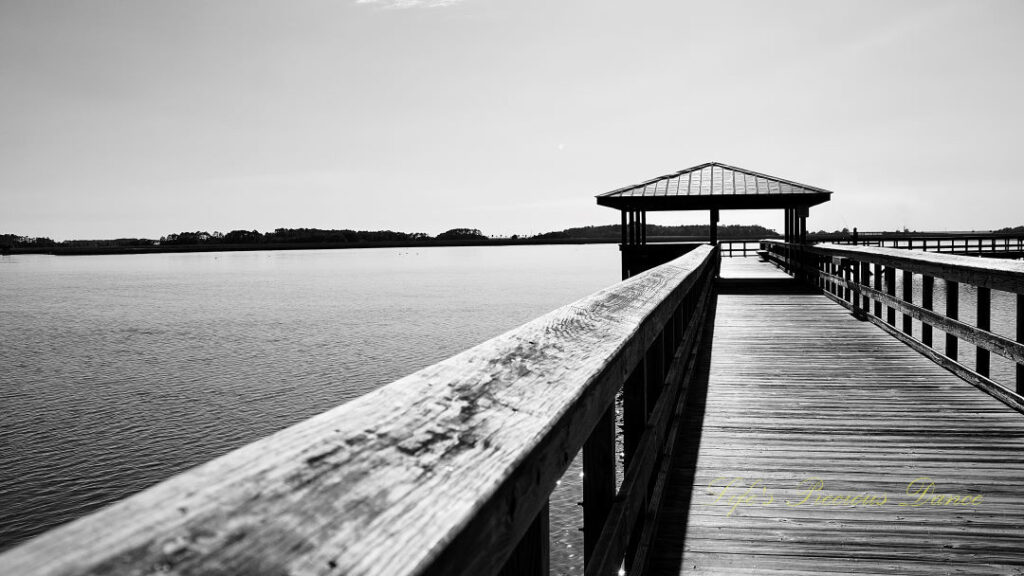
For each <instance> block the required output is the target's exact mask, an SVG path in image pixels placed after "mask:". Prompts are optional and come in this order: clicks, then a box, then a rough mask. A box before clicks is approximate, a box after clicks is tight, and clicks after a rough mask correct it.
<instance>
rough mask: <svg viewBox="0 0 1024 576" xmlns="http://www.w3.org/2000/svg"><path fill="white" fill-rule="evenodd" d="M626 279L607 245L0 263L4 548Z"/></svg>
mask: <svg viewBox="0 0 1024 576" xmlns="http://www.w3.org/2000/svg"><path fill="white" fill-rule="evenodd" d="M618 279H619V254H618V250H617V247H616V246H614V245H607V244H606V245H590V246H510V247H458V248H420V249H410V248H396V249H390V248H389V249H384V248H381V249H360V250H315V251H304V250H297V251H277V252H273V251H266V252H224V253H203V254H150V255H131V256H127V255H119V256H77V257H54V256H4V257H0V303H2V307H3V322H0V342H2V343H3V345H2V346H0V366H2V367H3V370H2V378H0V398H2V399H0V431H2V433H0V549H2V548H6V547H8V546H10V545H12V544H14V543H16V542H19V541H22V540H24V539H26V538H28V537H31V536H32V535H34V534H38V533H40V532H42V531H44V530H46V529H48V528H51V527H53V526H56V525H58V524H61V523H63V522H66V521H68V520H71V519H74V518H77V517H79V516H82V515H84V514H86V513H87V512H89V511H92V510H95V509H97V508H99V507H101V506H103V505H105V504H108V503H110V502H113V501H116V500H118V499H121V498H123V497H125V496H127V495H129V494H132V493H134V492H138V491H139V490H142V489H143V488H146V487H147V486H150V485H152V484H154V483H156V482H159V481H161V480H163V479H165V478H167V477H169V476H171V475H172V474H175V473H177V472H180V471H182V470H185V469H187V468H189V467H192V466H194V465H197V464H200V463H202V462H205V461H207V460H210V459H211V458H213V457H215V456H218V455H220V454H224V453H225V452H228V451H230V450H231V449H233V448H237V447H239V446H242V445H244V444H246V443H249V442H252V441H253V440H256V439H258V438H261V437H263V436H266V435H268V434H270V433H272V432H275V431H277V430H280V429H282V428H285V427H287V426H288V425H290V424H294V423H296V422H299V421H301V420H303V419H305V418H308V417H310V416H312V415H314V414H318V413H320V412H323V411H325V410H327V409H329V408H331V407H334V406H336V405H338V404H341V403H343V402H345V401H347V400H350V399H352V398H355V397H356V396H359V395H361V394H364V393H366V392H367V391H370V390H373V389H374V388H377V387H379V386H382V385H384V384H387V383H389V382H392V381H394V380H396V379H398V378H400V377H402V376H404V375H406V374H409V373H411V372H414V371H416V370H418V369H420V368H423V367H425V366H428V365H430V364H433V363H435V362H437V361H439V360H443V359H444V358H447V357H449V356H451V355H453V354H455V353H457V352H460V351H462V350H464V349H466V348H469V347H471V346H473V345H475V344H478V343H480V342H482V341H484V340H486V339H488V338H490V337H492V336H495V335H497V334H500V333H502V332H504V331H506V330H508V329H510V328H514V327H516V326H518V325H520V324H522V323H524V322H526V321H528V320H531V319H533V318H535V317H537V316H539V315H541V314H543V313H545V312H548V311H550V310H552V309H554V308H557V307H559V306H561V305H563V304H567V303H569V302H572V301H573V300H576V299H578V298H580V297H583V296H585V295H587V294H590V293H591V292H594V291H596V290H598V289H600V288H603V287H605V286H608V285H610V284H613V283H615V282H617V281H618ZM572 478H575V480H570V479H572ZM567 480H568V481H566V482H562V483H561V484H562V485H561V486H560V488H559V492H558V494H556V498H555V500H556V501H555V502H553V518H552V530H553V532H554V534H553V537H554V539H555V541H554V542H553V546H552V556H553V557H552V564H553V567H554V568H556V569H557V571H559V572H561V573H578V572H579V565H581V564H582V563H581V562H580V560H579V556H580V554H581V553H582V548H581V546H582V541H581V538H580V535H579V532H578V531H577V529H576V528H577V527H578V526H580V525H581V524H582V520H581V518H580V516H581V515H580V514H579V509H578V507H577V506H576V505H575V503H576V502H577V501H579V500H582V496H581V495H580V494H579V493H578V492H580V489H579V468H578V463H577V466H574V468H573V469H572V470H571V471H570V472H569V473H568V474H567Z"/></svg>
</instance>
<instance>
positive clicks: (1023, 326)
mask: <svg viewBox="0 0 1024 576" xmlns="http://www.w3.org/2000/svg"><path fill="white" fill-rule="evenodd" d="M1017 342H1020V343H1021V344H1024V294H1017ZM1017 394H1024V364H1017Z"/></svg>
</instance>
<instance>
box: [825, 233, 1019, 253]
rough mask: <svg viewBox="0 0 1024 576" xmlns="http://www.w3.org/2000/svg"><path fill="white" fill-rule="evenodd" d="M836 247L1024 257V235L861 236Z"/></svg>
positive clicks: (845, 239) (834, 242)
mask: <svg viewBox="0 0 1024 576" xmlns="http://www.w3.org/2000/svg"><path fill="white" fill-rule="evenodd" d="M829 242H831V243H833V244H854V245H858V246H877V247H879V248H902V249H907V250H924V251H926V252H939V253H946V254H976V255H977V254H994V255H999V254H1008V255H1014V256H1017V255H1020V254H1024V236H1021V235H1019V234H995V233H993V234H962V233H961V234H953V233H950V234H936V235H929V236H921V235H912V234H878V233H860V234H858V237H857V239H856V240H854V239H853V238H836V239H832V240H829Z"/></svg>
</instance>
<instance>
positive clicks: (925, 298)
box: [921, 274, 935, 347]
mask: <svg viewBox="0 0 1024 576" xmlns="http://www.w3.org/2000/svg"><path fill="white" fill-rule="evenodd" d="M934 292H935V278H934V277H932V276H928V275H927V274H926V275H924V276H922V277H921V307H922V308H924V309H925V310H931V309H932V294H933V293H934ZM921 342H924V345H925V346H928V347H931V345H932V325H931V324H929V323H928V322H926V321H922V322H921Z"/></svg>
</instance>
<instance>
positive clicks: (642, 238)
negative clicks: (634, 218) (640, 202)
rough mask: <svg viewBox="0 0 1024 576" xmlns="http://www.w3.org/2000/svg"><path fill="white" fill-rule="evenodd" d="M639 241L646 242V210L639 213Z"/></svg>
mask: <svg viewBox="0 0 1024 576" xmlns="http://www.w3.org/2000/svg"><path fill="white" fill-rule="evenodd" d="M640 243H641V244H647V212H646V211H644V212H641V213H640Z"/></svg>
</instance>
